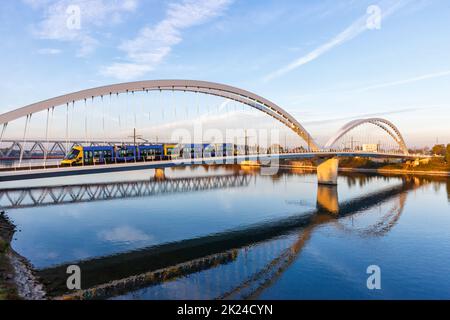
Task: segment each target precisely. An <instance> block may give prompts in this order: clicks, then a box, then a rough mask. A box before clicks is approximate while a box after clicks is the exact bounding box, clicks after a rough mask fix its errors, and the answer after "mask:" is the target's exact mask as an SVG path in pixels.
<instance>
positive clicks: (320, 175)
mask: <svg viewBox="0 0 450 320" xmlns="http://www.w3.org/2000/svg"><path fill="white" fill-rule="evenodd" d="M338 168H339V159H338V158H331V159H319V165H318V166H317V181H318V183H319V184H324V185H332V186H336V185H337V177H338Z"/></svg>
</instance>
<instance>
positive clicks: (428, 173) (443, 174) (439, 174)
mask: <svg viewBox="0 0 450 320" xmlns="http://www.w3.org/2000/svg"><path fill="white" fill-rule="evenodd" d="M280 168H285V169H290V168H295V169H302V170H311V171H314V170H316V169H317V166H310V165H280ZM338 171H339V172H357V173H380V174H403V175H419V176H435V177H436V176H437V177H450V171H427V170H404V169H372V168H349V167H339V170H338Z"/></svg>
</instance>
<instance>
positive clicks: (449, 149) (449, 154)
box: [445, 143, 450, 165]
mask: <svg viewBox="0 0 450 320" xmlns="http://www.w3.org/2000/svg"><path fill="white" fill-rule="evenodd" d="M445 161H447V164H449V165H450V143H449V144H448V145H447V152H446V154H445Z"/></svg>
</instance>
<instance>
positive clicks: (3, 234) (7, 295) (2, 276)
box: [0, 211, 20, 300]
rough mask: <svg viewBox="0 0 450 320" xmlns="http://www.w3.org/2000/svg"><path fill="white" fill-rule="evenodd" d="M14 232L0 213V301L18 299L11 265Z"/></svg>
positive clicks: (9, 223) (3, 213) (10, 224)
mask: <svg viewBox="0 0 450 320" xmlns="http://www.w3.org/2000/svg"><path fill="white" fill-rule="evenodd" d="M15 231H16V229H15V227H14V225H13V224H12V223H11V221H9V219H8V218H7V217H6V216H5V212H4V211H2V212H0V300H10V299H20V297H19V294H18V292H17V286H16V283H15V281H14V274H15V271H14V267H13V265H12V263H11V245H10V244H11V240H12V237H13V235H14V232H15Z"/></svg>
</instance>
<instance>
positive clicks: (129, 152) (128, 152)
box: [126, 149, 134, 157]
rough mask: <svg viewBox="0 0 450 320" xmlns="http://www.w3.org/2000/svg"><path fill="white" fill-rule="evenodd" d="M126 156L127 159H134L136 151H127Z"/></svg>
mask: <svg viewBox="0 0 450 320" xmlns="http://www.w3.org/2000/svg"><path fill="white" fill-rule="evenodd" d="M126 155H127V157H134V149H127V151H126Z"/></svg>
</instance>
